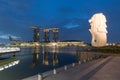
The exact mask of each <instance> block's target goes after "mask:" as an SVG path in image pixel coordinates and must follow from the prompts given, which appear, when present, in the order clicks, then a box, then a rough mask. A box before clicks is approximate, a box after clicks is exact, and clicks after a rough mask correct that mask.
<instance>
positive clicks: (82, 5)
mask: <svg viewBox="0 0 120 80" xmlns="http://www.w3.org/2000/svg"><path fill="white" fill-rule="evenodd" d="M119 4H120V1H119V0H109V1H105V0H91V1H85V0H69V1H67V0H60V1H59V0H44V1H43V0H36V1H35V0H20V1H16V0H12V1H11V0H0V43H6V42H8V41H9V40H8V39H9V36H13V37H15V38H20V39H22V40H32V33H33V31H32V29H30V27H31V26H39V27H40V28H47V27H49V28H50V27H57V28H59V39H60V40H82V41H85V42H89V43H90V42H91V35H90V32H89V31H88V29H89V28H90V25H89V23H88V20H89V19H90V18H91V17H92V15H93V14H95V13H103V14H104V15H105V16H106V19H107V30H108V34H107V35H108V42H119V41H120V37H118V36H117V35H118V34H120V32H119V29H120V27H119V25H120V23H119V19H120V16H119V13H120V8H119Z"/></svg>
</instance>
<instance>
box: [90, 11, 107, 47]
mask: <svg viewBox="0 0 120 80" xmlns="http://www.w3.org/2000/svg"><path fill="white" fill-rule="evenodd" d="M89 23H90V26H91V29H89V31H90V33H91V35H92V41H91V44H92V46H93V47H103V46H105V45H106V43H107V35H106V34H107V30H106V28H107V25H106V17H105V16H104V15H103V14H102V13H97V14H94V15H93V16H92V18H91V19H90V20H89Z"/></svg>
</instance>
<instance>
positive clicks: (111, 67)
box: [23, 56, 120, 80]
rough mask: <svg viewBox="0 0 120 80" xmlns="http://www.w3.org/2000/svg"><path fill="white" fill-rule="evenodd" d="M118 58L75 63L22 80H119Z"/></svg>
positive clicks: (119, 58)
mask: <svg viewBox="0 0 120 80" xmlns="http://www.w3.org/2000/svg"><path fill="white" fill-rule="evenodd" d="M119 61H120V57H112V56H110V57H107V58H101V59H97V60H93V61H89V62H87V63H83V64H80V63H76V64H74V65H73V64H72V65H69V66H68V67H65V66H64V67H62V68H58V69H56V70H51V71H48V72H45V73H42V74H38V75H35V76H32V77H28V78H25V79H23V80H119V79H120V76H119V75H120V71H119V69H120V68H119Z"/></svg>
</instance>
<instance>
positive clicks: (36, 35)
mask: <svg viewBox="0 0 120 80" xmlns="http://www.w3.org/2000/svg"><path fill="white" fill-rule="evenodd" d="M32 29H33V41H34V42H39V40H40V32H39V28H38V27H32Z"/></svg>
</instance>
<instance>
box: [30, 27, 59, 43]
mask: <svg viewBox="0 0 120 80" xmlns="http://www.w3.org/2000/svg"><path fill="white" fill-rule="evenodd" d="M31 28H32V29H33V42H39V41H40V31H41V32H43V33H44V35H43V36H44V37H43V42H50V31H52V32H53V38H52V39H53V40H52V41H54V42H57V41H58V32H59V29H58V28H39V27H36V26H34V27H31Z"/></svg>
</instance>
